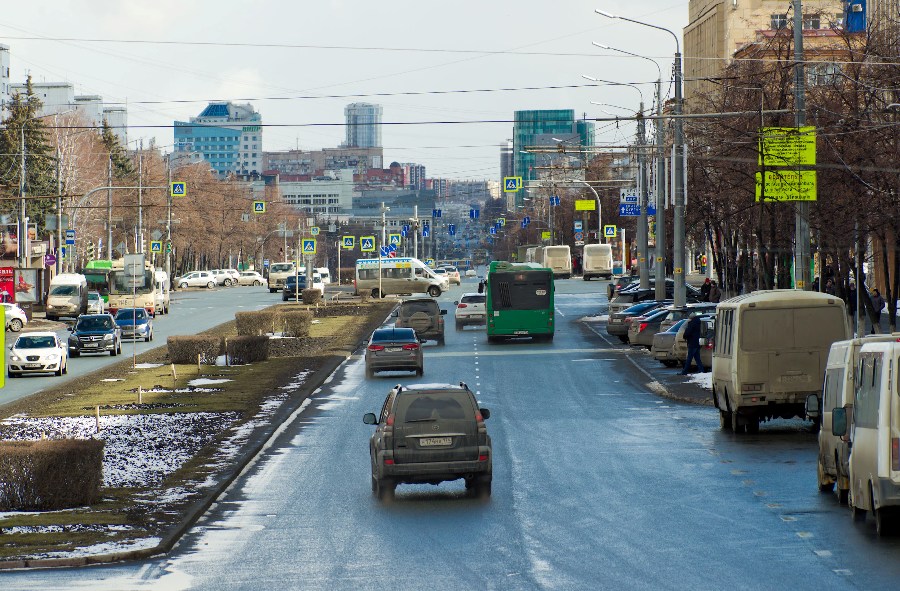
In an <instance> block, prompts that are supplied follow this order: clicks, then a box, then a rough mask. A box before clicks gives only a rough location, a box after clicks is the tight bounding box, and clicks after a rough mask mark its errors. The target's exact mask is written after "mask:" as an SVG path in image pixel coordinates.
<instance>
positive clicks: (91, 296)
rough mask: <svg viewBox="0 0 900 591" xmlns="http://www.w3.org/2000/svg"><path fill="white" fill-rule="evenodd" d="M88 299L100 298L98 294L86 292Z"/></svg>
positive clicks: (95, 299)
mask: <svg viewBox="0 0 900 591" xmlns="http://www.w3.org/2000/svg"><path fill="white" fill-rule="evenodd" d="M88 299H89V300H92V301H97V300H99V299H100V294H99V293H91V292H88Z"/></svg>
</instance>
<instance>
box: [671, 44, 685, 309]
mask: <svg viewBox="0 0 900 591" xmlns="http://www.w3.org/2000/svg"><path fill="white" fill-rule="evenodd" d="M673 36H674V35H673ZM675 42H676V48H677V49H676V51H675V157H674V158H673V159H672V166H674V167H675V195H674V197H675V200H674V205H675V207H674V210H675V211H674V216H673V217H674V224H673V229H674V233H675V235H674V237H673V244H672V246H673V248H674V250H675V260H674V261H673V262H674V266H675V269H674V278H675V294H674V295H675V301H674V304H675V306H677V307H683V306H684V305H685V304H686V303H687V292H686V289H685V275H684V262H685V252H684V251H685V235H684V126H683V125H682V119H681V114H682V111H683V110H684V96H683V95H682V91H681V78H682V74H681V46H680V44H679V42H678V37H677V36H675Z"/></svg>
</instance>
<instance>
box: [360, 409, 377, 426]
mask: <svg viewBox="0 0 900 591" xmlns="http://www.w3.org/2000/svg"><path fill="white" fill-rule="evenodd" d="M363 423H365V424H367V425H377V424H378V417H376V416H375V413H374V412H367V413H366V414H364V415H363Z"/></svg>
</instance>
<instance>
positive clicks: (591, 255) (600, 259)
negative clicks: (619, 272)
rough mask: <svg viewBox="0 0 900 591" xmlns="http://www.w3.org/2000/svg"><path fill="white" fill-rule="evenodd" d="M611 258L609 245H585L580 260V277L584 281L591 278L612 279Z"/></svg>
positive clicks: (610, 246)
mask: <svg viewBox="0 0 900 591" xmlns="http://www.w3.org/2000/svg"><path fill="white" fill-rule="evenodd" d="M612 271H613V256H612V245H611V244H585V245H584V256H583V257H582V260H581V275H582V277H583V278H584V280H585V281H590V280H591V277H605V278H606V279H609V278H611V277H612Z"/></svg>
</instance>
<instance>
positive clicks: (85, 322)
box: [75, 316, 113, 330]
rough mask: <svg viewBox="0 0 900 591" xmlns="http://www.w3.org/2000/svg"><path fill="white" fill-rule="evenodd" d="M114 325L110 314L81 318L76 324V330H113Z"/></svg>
mask: <svg viewBox="0 0 900 591" xmlns="http://www.w3.org/2000/svg"><path fill="white" fill-rule="evenodd" d="M112 327H113V321H112V318H110V317H109V316H103V317H100V316H94V317H88V318H79V319H78V322H77V323H76V324H75V330H111V329H112Z"/></svg>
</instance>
